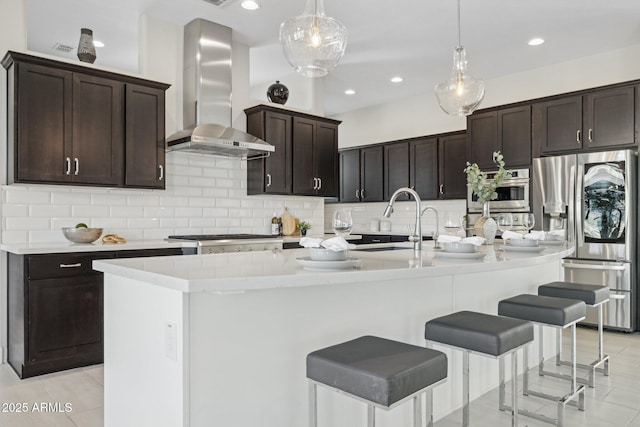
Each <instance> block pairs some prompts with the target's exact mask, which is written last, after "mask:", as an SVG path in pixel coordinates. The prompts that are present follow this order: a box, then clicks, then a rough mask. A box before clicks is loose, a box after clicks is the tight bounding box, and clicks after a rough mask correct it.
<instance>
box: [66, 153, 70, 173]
mask: <svg viewBox="0 0 640 427" xmlns="http://www.w3.org/2000/svg"><path fill="white" fill-rule="evenodd" d="M65 163H66V164H67V169H66V170H65V173H66V174H67V175H71V158H70V157H67V159H66V160H65Z"/></svg>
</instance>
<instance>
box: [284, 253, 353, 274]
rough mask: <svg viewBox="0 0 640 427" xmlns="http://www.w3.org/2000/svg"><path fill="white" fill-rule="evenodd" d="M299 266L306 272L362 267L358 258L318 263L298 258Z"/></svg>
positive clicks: (307, 258)
mask: <svg viewBox="0 0 640 427" xmlns="http://www.w3.org/2000/svg"><path fill="white" fill-rule="evenodd" d="M296 261H297V262H298V264H300V265H301V266H302V267H304V268H305V269H306V270H317V271H327V270H349V269H352V268H356V267H359V266H360V260H359V259H357V258H349V259H346V260H344V261H316V260H313V259H311V258H309V257H308V256H307V257H304V258H296Z"/></svg>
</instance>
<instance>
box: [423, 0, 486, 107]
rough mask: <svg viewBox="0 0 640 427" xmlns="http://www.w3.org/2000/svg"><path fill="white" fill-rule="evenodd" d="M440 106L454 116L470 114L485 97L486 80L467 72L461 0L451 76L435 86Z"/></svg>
mask: <svg viewBox="0 0 640 427" xmlns="http://www.w3.org/2000/svg"><path fill="white" fill-rule="evenodd" d="M435 91H436V98H437V99H438V104H439V105H440V108H442V110H443V111H444V112H445V113H447V114H450V115H452V116H468V115H469V114H471V113H473V111H474V110H475V109H476V108H478V106H479V105H480V103H481V102H482V99H483V98H484V82H483V81H482V80H477V79H474V78H473V77H471V76H470V75H469V74H467V53H466V51H465V50H464V48H463V47H462V45H461V43H460V0H458V46H456V48H455V49H454V51H453V70H452V73H451V78H450V79H449V80H447V81H444V82H441V83H438V84H437V85H436V87H435Z"/></svg>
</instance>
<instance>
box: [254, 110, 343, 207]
mask: <svg viewBox="0 0 640 427" xmlns="http://www.w3.org/2000/svg"><path fill="white" fill-rule="evenodd" d="M244 111H245V114H246V115H247V132H248V133H250V134H252V135H255V136H257V137H258V138H261V139H264V140H265V141H267V142H269V143H270V144H272V145H274V146H275V148H276V151H275V152H274V153H272V154H271V155H270V156H269V157H267V158H264V159H256V160H248V161H247V162H248V163H247V194H265V193H267V194H269V193H271V194H294V195H301V196H324V197H337V196H338V193H339V184H338V178H339V170H338V125H339V124H340V122H339V121H337V120H332V119H327V118H324V117H317V116H312V115H309V114H304V113H296V112H292V111H289V110H283V109H278V108H275V107H272V106H266V105H257V106H255V107H251V108H248V109H246V110H244Z"/></svg>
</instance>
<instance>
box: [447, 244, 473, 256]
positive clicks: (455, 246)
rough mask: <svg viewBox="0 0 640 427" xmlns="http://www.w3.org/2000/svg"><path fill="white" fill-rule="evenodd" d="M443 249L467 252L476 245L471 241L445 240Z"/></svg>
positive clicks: (470, 251) (471, 250)
mask: <svg viewBox="0 0 640 427" xmlns="http://www.w3.org/2000/svg"><path fill="white" fill-rule="evenodd" d="M444 250H445V251H447V252H457V253H466V254H469V253H472V252H475V251H476V245H474V244H473V243H462V242H445V244H444Z"/></svg>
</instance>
